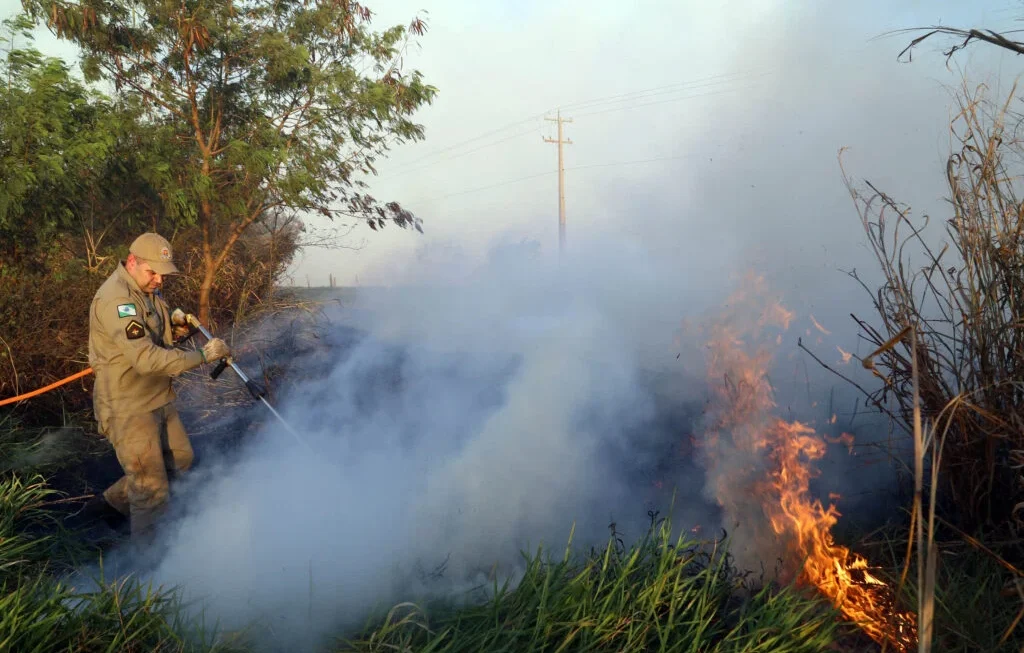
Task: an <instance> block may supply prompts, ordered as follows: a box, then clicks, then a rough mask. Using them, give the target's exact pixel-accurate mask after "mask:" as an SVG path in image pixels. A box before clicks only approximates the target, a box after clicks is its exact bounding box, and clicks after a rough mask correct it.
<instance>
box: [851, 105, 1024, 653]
mask: <svg viewBox="0 0 1024 653" xmlns="http://www.w3.org/2000/svg"><path fill="white" fill-rule="evenodd" d="M1015 91H1016V89H1015V88H1014V89H1013V90H1012V91H1011V92H1010V93H1009V95H1008V97H1007V99H1006V100H1005V101H1003V102H1000V103H995V102H993V101H991V100H990V99H988V98H987V96H986V89H985V87H983V86H981V87H978V88H976V89H973V90H971V89H969V88H967V87H966V86H965V87H964V88H963V89H962V90H961V93H960V95H959V103H958V109H959V110H958V112H957V114H956V115H955V118H954V120H953V121H952V124H951V130H950V133H951V135H952V139H953V142H954V143H955V147H954V151H953V154H952V155H951V156H950V157H949V160H948V162H947V166H946V175H947V183H948V186H949V190H950V197H949V205H950V207H951V208H952V216H951V217H950V218H949V219H948V220H947V221H946V235H947V236H948V242H947V243H945V244H942V245H941V246H936V245H934V244H933V241H932V239H931V238H930V235H929V234H928V233H927V229H926V227H927V225H928V218H927V216H926V217H925V219H924V220H923V221H921V223H919V222H918V221H916V220H914V219H912V218H911V215H910V211H909V209H907V208H906V207H905V206H902V205H900V204H898V203H897V202H896V201H895V200H893V199H892V198H890V197H889V196H887V195H886V194H885V193H884V192H882V191H880V190H878V189H877V188H876V187H874V186H873V185H871V184H870V183H867V184H866V186H867V189H868V190H867V191H860V190H857V189H855V188H854V186H853V184H852V183H851V182H850V179H849V177H845V171H844V177H845V180H846V184H847V188H848V189H849V190H850V193H851V196H852V197H853V199H854V202H855V204H856V205H857V209H858V213H859V214H860V217H861V220H862V223H863V225H864V228H865V231H866V233H867V234H868V238H869V242H870V245H871V247H872V249H873V251H874V253H875V255H876V258H877V261H878V263H879V267H880V270H881V272H882V274H883V283H882V284H881V287H880V288H879V289H878V290H877V291H876V292H871V291H870V289H869V288H868V286H867V285H866V283H865V282H863V281H862V280H861V279H860V278H859V277H857V275H856V273H852V276H853V277H854V278H855V279H856V280H857V281H858V282H859V283H861V285H862V286H863V287H864V288H865V290H868V291H869V292H871V294H872V296H873V300H874V306H875V309H876V311H877V313H878V317H879V318H880V321H881V324H880V326H879V327H877V328H876V327H875V326H872V325H871V324H869V322H868V320H866V319H861V318H858V317H856V316H854V319H855V320H856V321H857V323H858V324H859V325H860V327H861V329H862V334H863V335H864V336H865V337H866V338H867V339H868V340H869V341H870V342H872V343H873V344H874V346H875V347H876V349H875V351H874V352H872V353H871V354H869V355H868V356H866V357H865V358H864V359H863V360H862V364H863V366H864V367H865V368H867V369H869V370H871V371H872V372H873V373H874V374H875V375H876V376H877V377H878V378H879V379H880V381H881V383H880V385H879V388H878V390H877V391H875V392H870V393H869V392H867V391H865V393H866V394H867V395H868V398H869V401H870V402H871V403H872V404H873V405H874V406H875V407H876V408H878V409H879V410H882V411H885V412H887V413H889V414H890V415H891V416H892V417H894V418H895V420H894V421H895V423H897V424H898V425H899V426H901V427H902V428H904V429H905V431H906V433H907V435H908V437H909V438H910V439H911V441H912V443H913V455H912V458H911V460H912V465H913V470H912V472H913V482H914V494H913V497H914V498H913V505H912V509H911V520H910V527H909V530H908V535H907V540H906V548H905V551H904V555H903V556H902V557H903V573H902V576H901V578H900V585H901V588H902V586H903V585H904V584H906V583H907V580H908V575H909V573H910V570H911V568H912V567H913V568H915V570H916V579H915V582H914V583H913V587H912V592H913V594H914V595H915V596H916V600H917V611H918V623H919V651H921V652H922V653H923V652H925V651H931V650H932V649H933V647H937V648H938V649H940V650H946V649H945V648H944V646H948V645H949V639H948V636H949V635H950V634H951V633H952V634H955V635H956V636H957V639H958V640H959V642H960V643H962V642H967V641H978V640H980V639H985V641H987V642H988V644H987V645H988V646H989V647H990V650H995V648H996V647H1003V646H1013V647H1014V648H1013V650H1016V649H1018V648H1019V647H1020V643H1019V642H1018V643H1014V638H1015V637H1017V638H1018V639H1019V635H1018V634H1017V631H1018V627H1019V625H1020V623H1021V621H1022V620H1024V572H1021V571H1020V569H1019V566H1020V565H1021V562H1022V561H1024V556H1022V552H1024V547H1022V541H1021V537H1020V527H1021V526H1022V525H1024V524H1022V522H1021V520H1020V519H1019V511H1020V510H1021V509H1022V508H1024V483H1022V481H1024V477H1021V475H1020V473H1019V469H1020V468H1021V467H1022V466H1024V383H1022V381H1021V380H1022V379H1024V329H1022V328H1024V316H1022V312H1021V311H1022V309H1024V203H1022V202H1021V200H1020V199H1019V197H1020V194H1019V190H1018V183H1019V179H1020V177H1019V171H1020V164H1021V162H1022V160H1024V158H1022V157H1021V154H1024V148H1022V147H1021V145H1022V143H1021V141H1020V140H1018V138H1017V137H1016V133H1017V130H1018V128H1019V127H1021V126H1022V120H1021V117H1020V116H1017V115H1015V114H1013V113H1012V112H1011V110H1010V106H1011V100H1012V99H1013V97H1014V95H1015ZM915 257H917V259H916V260H912V259H914V258H915ZM858 387H860V386H858ZM941 532H944V533H946V534H952V535H953V537H956V538H959V540H960V543H961V544H964V545H966V547H968V548H969V549H970V550H971V551H973V553H974V554H976V555H977V556H979V557H982V558H984V559H985V560H988V561H989V562H990V563H992V564H993V565H995V568H997V569H999V570H1000V575H1001V576H1002V578H1003V579H1006V581H1007V582H1005V584H1004V585H1003V586H1002V587H1001V588H1000V587H993V586H992V584H991V583H988V582H987V581H986V582H984V583H983V582H981V578H980V577H978V576H977V575H972V574H971V573H970V572H967V571H965V572H964V575H963V578H962V580H961V582H963V581H966V582H963V586H957V587H942V586H941V584H942V583H941V580H940V579H939V577H940V573H939V572H940V570H941V568H942V564H945V565H946V566H947V567H948V569H947V570H946V571H945V572H944V578H945V579H947V580H946V582H949V581H950V580H951V579H953V578H954V577H955V572H954V573H950V569H953V568H954V567H955V566H956V565H964V566H965V569H966V568H967V567H970V566H971V565H972V563H971V562H970V560H971V558H969V557H968V556H966V555H965V554H964V553H963V552H962V551H961V552H960V553H957V552H955V551H954V550H953V549H954V548H955V547H953V546H950V543H948V542H947V543H945V545H940V544H939V540H938V535H939V533H941ZM972 534H973V535H972ZM983 539H987V540H988V541H989V542H990V544H989V545H985V544H983V543H982V540H983ZM996 541H998V543H997V544H993V542H996ZM915 551H916V556H914V555H912V554H913V553H914V552H915ZM913 558H916V560H913V561H912V559H913ZM988 573H991V569H989V572H988ZM990 578H993V577H990ZM994 597H996V598H994ZM955 605H959V606H960V611H962V612H964V613H965V614H974V615H978V618H980V615H981V614H982V613H986V612H987V618H986V619H984V620H983V622H985V623H987V624H990V626H991V628H998V629H999V632H997V633H976V632H975V633H967V630H968V629H969V627H967V626H965V625H964V624H963V623H961V622H959V621H958V619H959V617H958V615H957V614H956V613H957V609H954V608H952V607H951V606H955ZM985 605H987V606H989V607H988V608H987V609H986V608H984V607H983V606H985ZM940 613H941V616H938V615H939V614H940ZM997 613H998V614H997ZM1008 615H1013V616H1012V617H1009V616H1008ZM942 620H945V622H944V623H943V622H942ZM938 631H942V632H943V633H945V635H946V637H941V638H940V637H938V635H937V632H938ZM943 640H944V641H943ZM940 641H942V643H941V644H940ZM1000 650H1002V649H1000Z"/></svg>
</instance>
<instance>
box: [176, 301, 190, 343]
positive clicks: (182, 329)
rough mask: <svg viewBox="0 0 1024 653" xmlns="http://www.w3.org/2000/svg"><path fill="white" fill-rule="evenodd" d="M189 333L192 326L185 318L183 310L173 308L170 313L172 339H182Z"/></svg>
mask: <svg viewBox="0 0 1024 653" xmlns="http://www.w3.org/2000/svg"><path fill="white" fill-rule="evenodd" d="M191 333H192V328H191V327H190V326H189V325H188V321H187V320H186V319H185V311H183V310H181V309H180V308H176V309H174V312H173V313H171V335H172V336H173V337H174V341H175V342H178V341H180V340H184V339H185V338H187V337H188V336H189V335H190V334H191Z"/></svg>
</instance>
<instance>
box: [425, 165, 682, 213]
mask: <svg viewBox="0 0 1024 653" xmlns="http://www.w3.org/2000/svg"><path fill="white" fill-rule="evenodd" d="M687 158H690V157H689V156H662V157H656V158H653V159H637V160H634V161H613V162H611V163H590V164H587V165H582V166H570V167H568V168H565V169H566V170H586V169H588V168H611V167H615V166H627V165H636V164H640V163H654V162H656V161H673V160H676V159H687ZM556 174H558V170H557V169H555V170H548V171H546V172H537V173H534V174H532V175H526V176H523V177H516V178H515V179H507V180H505V181H499V182H497V183H494V184H488V185H486V186H479V187H477V188H470V189H467V190H462V191H459V192H457V193H448V194H445V195H439V196H437V197H434V198H431V199H428V200H426V201H427V202H437V201H440V200H443V199H447V198H449V197H457V196H459V195H468V194H470V193H476V192H479V191H482V190H490V189H491V188H499V187H501V186H508V185H510V184H515V183H519V182H521V181H527V180H529V179H536V178H538V177H547V176H548V175H556Z"/></svg>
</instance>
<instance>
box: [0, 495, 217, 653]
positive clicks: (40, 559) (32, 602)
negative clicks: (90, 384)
mask: <svg viewBox="0 0 1024 653" xmlns="http://www.w3.org/2000/svg"><path fill="white" fill-rule="evenodd" d="M56 500H59V496H58V495H57V493H56V492H55V491H53V490H52V489H49V488H47V487H46V485H45V482H44V480H43V478H42V477H41V476H36V477H33V478H32V479H31V480H30V481H29V482H24V481H22V480H21V478H20V477H19V476H17V475H9V476H7V477H4V478H2V479H0V651H18V652H19V653H22V652H24V653H31V652H39V653H44V652H47V653H48V652H50V651H76V652H91V651H96V652H99V651H109V652H114V651H123V652H131V651H159V652H171V651H174V652H179V651H180V652H186V651H189V652H190V651H227V650H230V649H228V648H227V647H226V646H222V645H218V644H216V643H214V642H213V641H212V640H213V637H214V636H213V634H211V633H209V632H206V631H205V629H204V628H203V627H201V625H198V624H190V623H185V622H184V621H183V620H182V619H180V618H179V616H180V615H181V614H182V610H181V607H182V606H181V605H180V603H178V602H177V600H176V599H175V597H174V595H173V594H171V593H159V592H153V591H151V590H150V589H149V588H148V587H146V586H144V585H142V584H141V583H140V582H138V581H137V580H135V579H132V578H129V579H123V580H119V581H118V582H116V583H103V582H97V583H95V584H94V586H93V587H91V588H89V589H78V588H76V587H73V586H71V585H69V584H67V583H63V582H60V581H59V580H57V578H58V577H59V575H60V572H61V571H66V570H67V569H68V568H69V567H70V566H71V565H72V564H73V563H74V562H75V561H76V560H77V558H76V554H79V555H80V554H81V553H82V549H81V548H79V547H75V546H74V544H73V541H72V540H71V538H70V535H71V534H68V533H64V532H63V531H61V530H60V528H59V525H58V524H56V523H53V517H52V516H51V515H50V514H49V513H50V511H48V510H47V505H48V504H49V503H50V502H52V501H56Z"/></svg>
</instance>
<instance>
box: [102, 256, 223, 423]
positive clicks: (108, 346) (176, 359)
mask: <svg viewBox="0 0 1024 653" xmlns="http://www.w3.org/2000/svg"><path fill="white" fill-rule="evenodd" d="M172 343H173V338H172V336H171V319H170V315H169V313H168V310H167V304H166V302H164V301H163V299H161V298H159V297H154V296H147V294H146V293H144V292H142V289H141V288H139V284H137V283H136V282H135V279H132V277H131V275H130V274H128V271H127V270H125V268H124V264H123V263H122V264H118V266H117V269H116V270H114V273H113V274H111V275H110V276H109V277H108V278H107V280H106V281H104V282H103V285H101V286H100V288H99V290H97V291H96V295H95V297H93V301H92V306H91V308H90V309H89V364H90V365H91V366H92V369H93V372H94V374H95V376H96V383H95V389H94V391H93V409H94V411H95V414H96V420H97V421H98V422H99V425H100V430H101V431H104V432H105V431H106V425H107V424H109V421H110V419H111V418H112V417H113V416H114V415H117V416H119V417H120V416H127V415H134V414H139V413H145V412H149V411H153V410H156V409H157V408H160V407H162V406H165V405H167V404H169V403H171V402H172V401H174V398H175V393H174V389H173V388H172V387H171V378H172V377H174V376H177V375H179V374H181V373H182V372H185V371H186V370H190V369H192V368H194V367H198V366H199V365H201V364H202V362H203V355H202V353H201V352H199V351H183V350H180V349H173V348H172Z"/></svg>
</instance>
